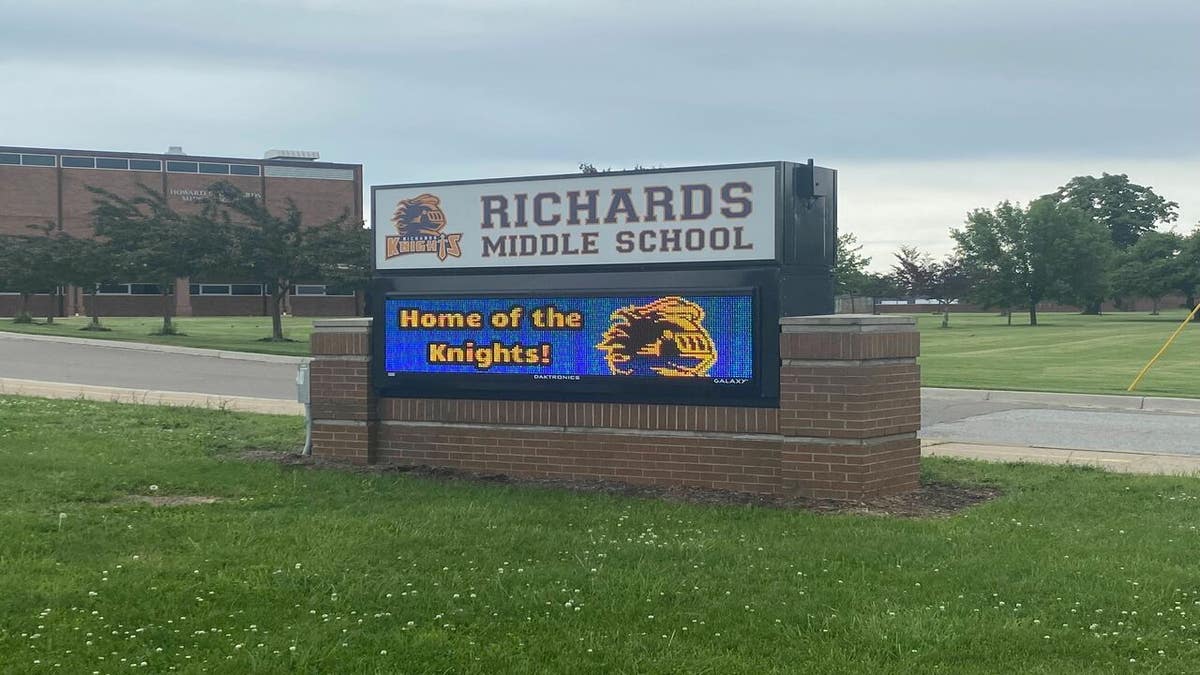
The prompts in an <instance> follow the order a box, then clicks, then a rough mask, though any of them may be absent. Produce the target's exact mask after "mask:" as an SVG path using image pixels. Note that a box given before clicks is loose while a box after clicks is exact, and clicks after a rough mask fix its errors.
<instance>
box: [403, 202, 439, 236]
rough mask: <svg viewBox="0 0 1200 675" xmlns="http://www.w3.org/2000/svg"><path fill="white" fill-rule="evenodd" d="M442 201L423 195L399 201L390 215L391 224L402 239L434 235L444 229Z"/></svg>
mask: <svg viewBox="0 0 1200 675" xmlns="http://www.w3.org/2000/svg"><path fill="white" fill-rule="evenodd" d="M441 203H442V201H441V200H440V199H438V198H437V197H435V196H433V195H431V194H429V193H427V192H426V193H424V194H421V195H418V196H416V197H412V198H411V199H401V200H400V203H398V204H396V211H395V212H394V213H393V214H392V224H393V225H395V226H396V231H397V232H399V233H400V236H402V237H416V236H420V235H436V234H438V233H440V232H441V231H442V228H444V227H446V214H445V213H443V212H442V207H441Z"/></svg>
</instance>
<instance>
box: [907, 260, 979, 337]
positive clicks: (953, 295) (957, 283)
mask: <svg viewBox="0 0 1200 675" xmlns="http://www.w3.org/2000/svg"><path fill="white" fill-rule="evenodd" d="M895 258H896V264H895V265H893V266H892V278H893V279H895V280H896V283H897V284H898V285H899V286H900V287H901V288H902V289H903V290H904V291H905V292H906V293H907V294H908V296H909V297H910V298H929V299H930V300H936V301H937V303H938V306H939V307H940V308H941V310H942V328H947V327H949V325H950V305H951V304H953V303H954V302H955V301H957V300H961V299H962V298H964V297H966V295H967V292H968V291H969V290H970V278H969V276H968V275H967V272H966V268H965V267H964V265H963V261H962V258H961V257H959V256H958V255H957V254H955V255H948V256H946V257H945V258H944V259H943V260H940V261H939V260H934V259H933V257H932V256H930V255H929V254H928V253H922V252H921V251H920V250H918V249H917V248H916V247H915V246H901V247H900V251H899V252H897V253H896V254H895Z"/></svg>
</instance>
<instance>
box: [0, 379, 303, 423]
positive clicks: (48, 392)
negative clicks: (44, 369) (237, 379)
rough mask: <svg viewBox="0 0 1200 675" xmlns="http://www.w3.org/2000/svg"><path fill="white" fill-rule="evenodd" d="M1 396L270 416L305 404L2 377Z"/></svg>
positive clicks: (291, 411) (297, 411)
mask: <svg viewBox="0 0 1200 675" xmlns="http://www.w3.org/2000/svg"><path fill="white" fill-rule="evenodd" d="M0 395H12V396H38V397H41V398H60V399H85V400H88V401H103V402H107V403H137V404H141V405H167V406H180V407H186V408H207V409H210V410H235V411H238V412H254V413H263V414H267V415H303V414H304V404H302V403H297V402H296V401H288V400H284V399H275V398H256V397H253V396H225V395H221V394H195V393H189V392H182V391H155V390H152V389H127V388H124V387H101V386H97V385H91V384H70V383H66V382H40V381H37V380H19V379H16V378H5V377H0Z"/></svg>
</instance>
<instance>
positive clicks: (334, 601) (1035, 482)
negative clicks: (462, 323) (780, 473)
mask: <svg viewBox="0 0 1200 675" xmlns="http://www.w3.org/2000/svg"><path fill="white" fill-rule="evenodd" d="M300 435H301V429H300V423H299V421H298V420H296V419H294V418H289V417H267V416H254V415H248V414H238V413H229V412H219V411H195V410H187V409H180V408H159V407H149V406H122V405H116V404H107V403H93V402H84V401H51V400H42V399H30V398H19V397H0V672H5V673H36V672H62V673H91V672H101V673H110V672H124V671H129V670H131V669H134V670H135V671H137V670H138V669H140V671H141V672H154V673H162V672H170V671H176V672H188V673H199V672H219V673H276V672H277V673H298V672H299V673H318V672H319V673H399V672H412V673H435V672H436V673H446V672H455V673H472V672H474V673H498V672H505V673H507V672H517V673H540V672H551V673H561V672H571V673H614V672H617V673H621V672H623V673H642V672H653V673H665V672H680V673H764V672H777V673H797V672H810V673H868V672H869V673H905V674H910V673H929V672H945V673H956V674H959V673H999V672H1020V673H1054V674H1056V675H1057V674H1061V673H1113V672H1156V673H1183V672H1195V669H1196V663H1197V662H1198V659H1200V643H1198V639H1200V625H1198V624H1197V620H1196V618H1195V614H1196V612H1197V611H1200V575H1198V574H1197V562H1196V550H1197V546H1198V545H1200V540H1198V537H1200V532H1198V531H1197V527H1198V525H1197V522H1200V479H1194V478H1164V477H1146V476H1131V475H1116V474H1105V473H1102V472H1099V471H1096V470H1088V469H1080V468H1048V467H1045V466H1022V465H984V464H975V463H965V462H953V461H946V460H943V461H933V462H927V463H926V464H925V473H926V477H927V478H936V479H939V480H943V481H957V482H969V483H991V484H996V485H998V486H1000V487H1001V488H1002V489H1003V490H1004V491H1005V496H1003V497H1001V498H999V499H997V500H995V501H993V502H990V503H987V504H984V505H980V506H977V507H975V508H972V509H970V510H968V511H966V512H962V513H960V514H958V515H955V516H952V517H945V518H931V519H912V520H900V519H893V518H886V517H872V516H834V515H817V514H813V513H808V512H800V511H782V510H771V509H762V508H753V507H732V506H696V505H687V504H678V503H667V502H658V501H649V500H637V499H628V498H619V497H614V496H607V495H597V494H587V495H583V494H572V493H567V492H560V491H553V490H542V489H533V488H528V487H525V488H521V487H515V486H502V485H480V484H472V483H466V482H438V481H432V480H428V479H420V478H415V477H412V476H407V475H403V474H394V473H392V474H387V473H343V472H336V471H312V470H306V469H286V468H283V467H281V466H279V465H277V464H274V463H264V462H258V463H247V462H243V461H239V460H236V459H233V458H232V457H233V456H235V455H236V454H237V453H238V451H240V450H241V449H243V448H246V447H253V448H265V449H287V448H294V447H296V446H297V445H298V444H299V442H300ZM130 495H140V496H146V495H159V496H161V495H176V496H179V495H195V496H211V497H220V498H221V499H222V500H223V501H221V502H218V503H215V504H209V505H194V506H180V507H151V506H149V505H145V504H141V503H136V502H131V501H128V500H127V498H128V497H129V496H130ZM143 664H144V665H143Z"/></svg>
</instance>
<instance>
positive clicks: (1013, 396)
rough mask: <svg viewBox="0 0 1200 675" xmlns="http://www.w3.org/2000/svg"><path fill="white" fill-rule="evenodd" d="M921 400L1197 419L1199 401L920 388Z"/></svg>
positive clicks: (1151, 397) (1150, 397) (1113, 395)
mask: <svg viewBox="0 0 1200 675" xmlns="http://www.w3.org/2000/svg"><path fill="white" fill-rule="evenodd" d="M921 397H922V398H924V397H929V398H942V399H947V398H954V399H959V400H963V401H972V402H983V401H995V402H998V403H1037V404H1040V405H1048V404H1049V405H1059V406H1062V407H1065V408H1101V409H1110V410H1138V411H1143V412H1162V413H1183V414H1191V415H1200V399H1194V398H1168V397H1165V396H1164V397H1159V396H1120V395H1117V394H1060V393H1055V392H1040V391H995V390H988V389H946V388H938V387H922V388H921Z"/></svg>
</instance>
